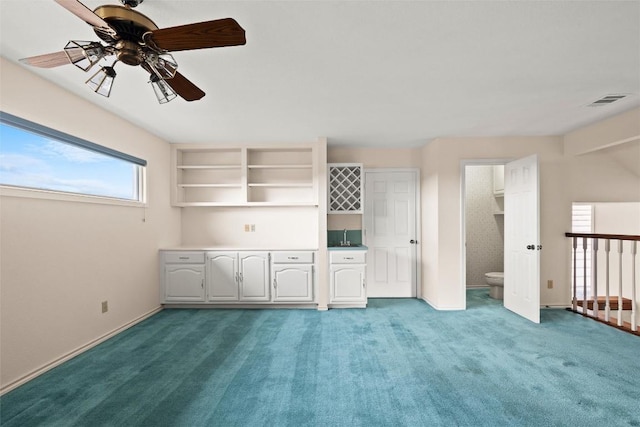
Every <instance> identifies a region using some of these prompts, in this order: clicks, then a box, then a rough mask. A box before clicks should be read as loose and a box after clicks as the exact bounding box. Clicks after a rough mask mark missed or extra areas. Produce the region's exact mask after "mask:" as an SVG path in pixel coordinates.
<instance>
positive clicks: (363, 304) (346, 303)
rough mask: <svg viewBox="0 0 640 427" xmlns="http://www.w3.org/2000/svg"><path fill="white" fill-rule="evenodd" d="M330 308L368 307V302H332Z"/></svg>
mask: <svg viewBox="0 0 640 427" xmlns="http://www.w3.org/2000/svg"><path fill="white" fill-rule="evenodd" d="M329 308H367V303H356V302H353V303H349V302H345V303H332V304H329Z"/></svg>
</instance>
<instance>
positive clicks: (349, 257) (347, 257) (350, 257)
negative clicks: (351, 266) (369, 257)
mask: <svg viewBox="0 0 640 427" xmlns="http://www.w3.org/2000/svg"><path fill="white" fill-rule="evenodd" d="M344 259H353V257H352V256H346V257H344Z"/></svg>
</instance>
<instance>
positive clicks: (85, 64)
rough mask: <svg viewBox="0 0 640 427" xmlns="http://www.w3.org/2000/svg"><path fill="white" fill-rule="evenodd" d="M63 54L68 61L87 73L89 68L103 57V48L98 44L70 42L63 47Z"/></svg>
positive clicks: (104, 53)
mask: <svg viewBox="0 0 640 427" xmlns="http://www.w3.org/2000/svg"><path fill="white" fill-rule="evenodd" d="M64 53H66V54H67V56H68V57H69V61H70V62H71V63H72V64H73V65H75V66H76V67H78V68H80V69H81V70H82V71H85V72H86V71H89V69H91V67H93V66H94V65H95V64H97V63H98V61H100V60H101V59H102V58H104V57H105V55H106V52H105V50H104V47H103V46H102V45H101V44H100V43H98V42H88V41H79V40H71V41H70V42H69V43H67V45H66V46H65V47H64Z"/></svg>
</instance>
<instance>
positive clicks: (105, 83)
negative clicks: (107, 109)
mask: <svg viewBox="0 0 640 427" xmlns="http://www.w3.org/2000/svg"><path fill="white" fill-rule="evenodd" d="M113 65H115V62H114V63H113ZM115 78H116V70H114V69H113V66H111V67H100V69H99V70H98V71H97V72H96V73H95V74H94V75H93V76H91V77H90V78H89V80H87V81H86V84H87V86H89V87H90V88H91V90H93V91H94V92H95V93H97V94H98V95H102V96H104V97H107V98H108V97H109V95H110V94H111V88H112V87H113V81H114V80H115Z"/></svg>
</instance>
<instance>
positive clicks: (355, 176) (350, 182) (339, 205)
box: [328, 163, 364, 214]
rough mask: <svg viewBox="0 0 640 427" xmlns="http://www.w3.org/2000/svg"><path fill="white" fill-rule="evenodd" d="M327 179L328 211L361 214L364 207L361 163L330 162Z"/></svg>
mask: <svg viewBox="0 0 640 427" xmlns="http://www.w3.org/2000/svg"><path fill="white" fill-rule="evenodd" d="M328 179H329V183H328V188H329V200H328V213H330V214H338V213H340V214H344V213H347V214H361V213H362V212H363V207H364V203H363V200H362V199H363V194H364V178H363V174H362V164H361V163H330V164H329V165H328Z"/></svg>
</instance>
